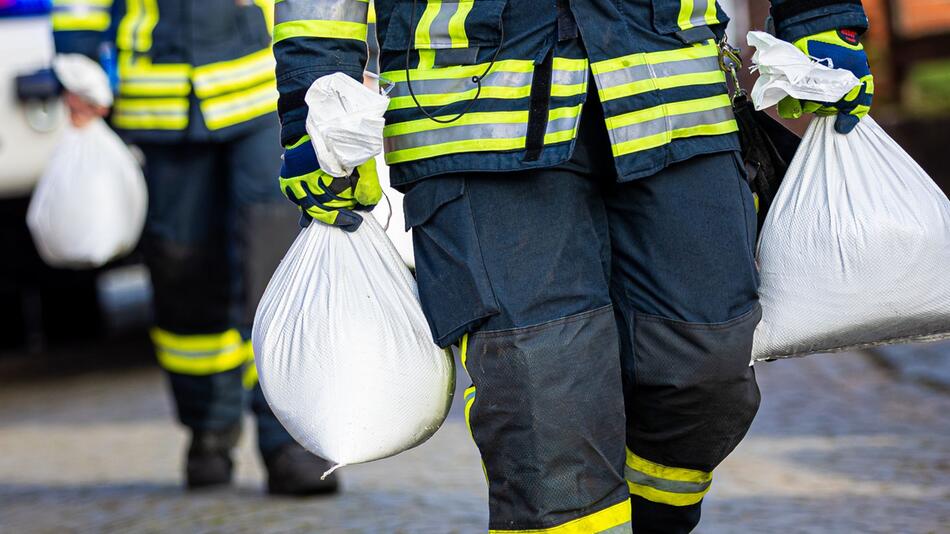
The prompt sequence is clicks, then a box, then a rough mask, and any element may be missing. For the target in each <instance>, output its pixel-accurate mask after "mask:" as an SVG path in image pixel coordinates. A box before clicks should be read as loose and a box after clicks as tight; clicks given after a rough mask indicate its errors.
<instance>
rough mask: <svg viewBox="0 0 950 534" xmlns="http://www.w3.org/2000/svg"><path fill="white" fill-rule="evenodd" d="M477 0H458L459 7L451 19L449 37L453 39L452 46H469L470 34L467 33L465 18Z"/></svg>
mask: <svg viewBox="0 0 950 534" xmlns="http://www.w3.org/2000/svg"><path fill="white" fill-rule="evenodd" d="M474 5H475V2H474V1H472V0H467V1H466V0H461V1H460V2H458V8H457V9H456V11H455V13H454V14H453V15H452V18H451V19H449V38H450V39H451V40H452V48H468V35H467V34H466V33H465V18H466V17H468V14H469V12H470V11H472V6H474Z"/></svg>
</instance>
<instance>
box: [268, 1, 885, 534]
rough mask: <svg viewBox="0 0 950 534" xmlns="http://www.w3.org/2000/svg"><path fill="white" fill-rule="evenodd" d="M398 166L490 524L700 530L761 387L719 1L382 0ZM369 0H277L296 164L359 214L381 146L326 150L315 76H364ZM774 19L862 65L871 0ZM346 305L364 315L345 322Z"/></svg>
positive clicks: (283, 102) (849, 99) (791, 11)
mask: <svg viewBox="0 0 950 534" xmlns="http://www.w3.org/2000/svg"><path fill="white" fill-rule="evenodd" d="M375 7H376V28H377V36H378V38H379V41H380V49H381V54H380V65H381V69H380V70H381V80H382V81H383V82H384V83H385V82H386V81H388V82H390V83H391V84H392V87H391V92H390V93H389V96H390V98H391V100H390V103H389V109H388V111H387V114H386V127H385V130H384V137H385V146H386V161H387V163H388V164H389V165H390V181H391V183H392V184H393V185H394V186H396V187H398V188H400V189H402V190H403V191H404V192H406V196H405V199H404V202H405V215H406V223H407V226H409V227H411V228H412V229H413V245H414V253H415V262H416V275H417V278H418V282H419V295H420V299H421V302H422V307H423V309H424V311H425V312H426V317H427V319H428V321H429V326H430V328H431V330H432V333H433V338H434V339H435V341H436V342H437V343H438V344H439V345H441V346H443V347H446V346H449V345H452V344H454V343H459V344H460V348H461V354H462V362H463V364H464V365H465V366H466V369H467V371H468V374H469V375H470V376H471V378H472V381H473V382H474V385H473V387H471V388H469V389H468V390H467V391H466V393H465V397H464V399H465V413H466V418H467V420H468V421H469V422H470V424H471V429H472V434H473V437H474V439H475V442H476V444H477V445H478V448H479V451H480V453H481V456H482V460H483V462H484V468H485V474H486V476H487V478H488V493H489V530H490V532H493V533H513V532H525V533H527V532H530V533H534V534H539V533H550V534H555V533H568V532H571V533H573V532H577V533H582V532H583V533H587V532H610V533H617V534H619V533H622V532H631V531H634V532H651V533H652V532H655V533H683V532H689V531H690V530H692V529H693V528H694V527H695V526H696V525H697V524H698V522H699V518H700V511H701V506H702V501H703V497H704V495H705V494H706V492H707V491H708V490H709V487H710V484H711V482H712V471H713V469H714V468H715V467H716V466H717V465H718V464H719V463H720V462H721V461H722V460H723V459H724V458H725V457H726V456H727V455H728V454H729V453H730V452H731V451H732V450H733V448H734V447H735V446H736V445H737V444H738V443H739V441H740V440H741V439H742V437H743V436H744V435H745V433H746V430H747V429H748V428H749V425H750V424H751V422H752V419H753V417H754V415H755V413H756V410H757V409H758V405H759V390H758V387H757V386H756V382H755V373H754V370H753V368H752V367H751V366H750V365H749V362H750V360H751V352H752V335H753V332H754V330H755V326H756V324H757V323H758V321H759V318H760V316H761V309H760V307H759V304H758V296H757V285H758V275H757V272H756V267H755V260H754V245H755V230H756V214H755V206H754V203H753V198H752V194H751V191H750V189H749V187H748V184H747V183H746V180H745V174H744V170H743V165H742V161H741V159H740V157H739V155H738V151H739V142H738V137H737V135H736V132H737V130H738V125H737V124H736V121H735V118H734V116H733V113H732V107H731V102H730V98H729V95H728V90H727V86H726V83H725V75H724V73H723V72H722V71H721V70H720V66H719V58H718V55H719V50H718V47H717V40H718V39H719V38H721V37H722V36H723V33H724V31H725V26H726V23H727V21H728V17H727V16H726V14H725V13H724V12H723V10H722V9H721V8H720V7H719V6H718V5H717V3H716V2H715V0H452V1H448V0H376V2H375ZM367 12H368V5H367V2H366V1H365V0H282V1H281V2H278V3H277V4H276V11H275V26H274V53H275V55H276V57H277V73H278V89H279V90H280V100H279V103H278V108H279V113H280V116H281V122H282V126H283V128H282V132H281V135H282V142H283V144H284V145H285V148H286V151H285V156H284V165H283V167H282V169H281V175H280V182H281V186H282V189H284V190H285V193H286V194H287V196H288V197H289V198H290V199H291V200H292V201H294V202H296V203H297V204H298V205H299V206H300V208H301V209H302V210H303V211H304V213H305V214H306V216H307V217H309V218H311V219H315V220H316V221H319V222H320V223H323V224H330V225H335V226H337V227H339V228H340V229H341V230H348V231H352V230H354V229H356V228H357V227H358V226H359V224H360V223H361V221H362V218H361V217H362V216H361V215H360V211H359V210H360V209H362V208H365V207H368V206H371V205H372V204H374V203H375V202H376V201H377V200H378V198H379V194H378V190H379V184H378V182H377V181H376V179H375V178H376V177H375V174H374V173H373V172H372V168H370V166H366V168H361V169H358V172H356V173H354V174H353V176H351V177H349V179H342V178H333V177H331V176H329V175H327V174H326V173H325V172H323V171H322V170H321V169H320V166H319V161H318V160H317V158H316V156H315V154H314V151H313V149H312V147H311V143H310V142H309V140H308V138H307V135H306V134H307V132H306V130H305V128H304V120H305V118H306V114H307V108H306V106H305V105H304V99H303V95H304V93H305V92H306V90H307V88H308V87H310V85H311V84H312V83H313V81H314V80H315V79H317V78H319V77H321V76H324V75H328V74H332V73H335V72H344V73H346V74H348V75H350V76H353V77H354V78H356V79H361V77H362V74H363V66H364V64H365V62H366V49H367V47H366V44H365V43H364V37H365V35H366V25H367V20H368V18H367V17H368V13H367ZM772 16H773V19H774V29H775V32H776V34H777V35H778V37H780V38H782V39H785V40H787V41H789V42H792V43H794V44H795V45H796V46H797V47H799V48H800V49H802V50H803V51H805V52H806V53H808V54H810V55H811V56H813V57H816V58H828V59H830V60H831V61H832V62H833V64H834V65H835V66H836V67H841V68H846V69H849V70H851V71H852V72H854V73H855V74H856V76H857V77H858V78H859V79H860V80H861V81H862V84H861V85H860V86H859V87H857V88H855V89H854V90H853V91H851V92H850V93H849V94H848V95H846V96H845V97H844V98H843V99H842V100H841V101H839V102H833V103H816V102H798V101H785V102H783V104H782V105H781V106H780V111H781V112H782V113H783V114H786V115H789V116H794V115H798V114H801V113H802V112H803V111H811V112H816V113H822V114H835V115H837V120H836V125H835V127H836V129H837V131H838V132H839V133H841V134H846V133H847V132H849V131H850V130H851V129H852V128H854V126H855V125H856V124H857V122H858V121H859V120H860V118H861V117H862V116H864V115H865V114H866V113H867V111H868V108H869V106H870V102H871V95H872V93H873V92H874V84H873V79H872V78H871V74H870V70H869V67H868V63H867V57H866V56H865V53H864V50H863V48H862V46H861V44H860V42H859V41H858V39H859V37H860V35H861V34H862V33H863V32H864V30H865V29H866V28H867V18H866V17H865V14H864V10H863V8H862V6H861V4H860V1H859V0H807V1H799V0H773V2H772ZM341 319H342V320H346V318H341Z"/></svg>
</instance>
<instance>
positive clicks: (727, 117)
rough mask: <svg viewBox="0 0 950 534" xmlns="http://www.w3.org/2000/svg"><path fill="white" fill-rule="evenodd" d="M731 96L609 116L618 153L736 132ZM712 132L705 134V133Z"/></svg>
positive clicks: (612, 138) (610, 128)
mask: <svg viewBox="0 0 950 534" xmlns="http://www.w3.org/2000/svg"><path fill="white" fill-rule="evenodd" d="M737 129H738V127H737V126H736V123H735V119H734V115H733V113H732V104H731V102H730V100H729V95H725V94H723V95H716V96H711V97H707V98H698V99H695V100H685V101H682V102H670V103H668V104H662V105H660V106H655V107H652V108H647V109H643V110H639V111H634V112H631V113H625V114H623V115H618V116H615V117H609V118H608V119H607V130H608V132H609V133H610V138H611V141H612V143H613V152H614V155H615V156H620V155H623V154H629V153H631V152H637V151H640V150H646V149H648V148H654V147H656V146H660V145H664V144H666V143H668V142H670V141H671V140H673V139H676V138H681V137H691V136H693V135H711V134H714V133H726V132H729V131H736V130H737ZM707 131H708V132H711V133H710V134H705V133H704V132H707Z"/></svg>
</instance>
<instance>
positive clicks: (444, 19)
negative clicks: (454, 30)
mask: <svg viewBox="0 0 950 534" xmlns="http://www.w3.org/2000/svg"><path fill="white" fill-rule="evenodd" d="M458 9H459V4H458V2H457V1H456V2H447V1H443V2H442V7H440V8H439V13H438V14H437V15H436V16H435V19H434V20H433V21H432V26H430V27H429V45H430V48H452V36H451V35H449V22H450V21H451V20H452V15H455V12H456V11H458Z"/></svg>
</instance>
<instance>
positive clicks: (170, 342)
mask: <svg viewBox="0 0 950 534" xmlns="http://www.w3.org/2000/svg"><path fill="white" fill-rule="evenodd" d="M151 335H152V342H153V343H154V344H155V351H156V354H157V356H158V362H159V364H161V366H162V367H163V368H164V369H166V370H168V371H171V372H173V373H178V374H184V375H195V376H204V375H210V374H214V373H221V372H224V371H230V370H231V369H235V368H237V367H240V366H241V365H242V364H243V363H244V361H245V359H246V358H247V355H246V351H245V347H244V342H243V341H242V339H241V334H240V333H239V332H238V331H237V330H234V329H231V330H227V331H225V332H221V333H218V334H201V335H181V334H174V333H172V332H169V331H168V330H163V329H161V328H153V329H152V331H151Z"/></svg>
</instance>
